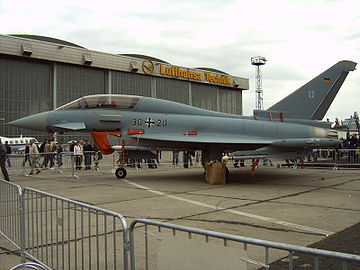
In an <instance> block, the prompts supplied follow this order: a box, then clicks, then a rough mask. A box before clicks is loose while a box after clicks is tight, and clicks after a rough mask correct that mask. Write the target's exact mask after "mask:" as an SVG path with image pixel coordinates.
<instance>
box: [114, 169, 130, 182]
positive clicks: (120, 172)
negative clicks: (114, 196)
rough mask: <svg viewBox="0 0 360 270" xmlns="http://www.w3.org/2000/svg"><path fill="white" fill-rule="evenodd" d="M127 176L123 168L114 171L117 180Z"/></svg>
mask: <svg viewBox="0 0 360 270" xmlns="http://www.w3.org/2000/svg"><path fill="white" fill-rule="evenodd" d="M126 175H127V171H126V170H125V169H124V168H122V167H121V168H117V169H116V171H115V176H116V177H117V178H119V179H122V178H125V177H126Z"/></svg>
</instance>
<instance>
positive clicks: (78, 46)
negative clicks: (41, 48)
mask: <svg viewBox="0 0 360 270" xmlns="http://www.w3.org/2000/svg"><path fill="white" fill-rule="evenodd" d="M9 36H14V37H21V38H28V39H35V40H40V41H45V42H51V43H56V44H62V45H66V46H70V47H76V48H82V49H86V48H85V47H82V46H80V45H77V44H75V43H72V42H69V41H65V40H61V39H57V38H52V37H45V36H38V35H26V34H14V35H13V34H11V35H9Z"/></svg>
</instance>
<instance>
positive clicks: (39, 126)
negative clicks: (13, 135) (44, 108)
mask: <svg viewBox="0 0 360 270" xmlns="http://www.w3.org/2000/svg"><path fill="white" fill-rule="evenodd" d="M48 114H49V112H42V113H38V114H34V115H30V116H26V117H24V118H20V119H17V120H14V121H11V122H9V123H8V124H9V125H11V126H15V127H20V128H27V129H33V130H41V131H46V130H47V126H48Z"/></svg>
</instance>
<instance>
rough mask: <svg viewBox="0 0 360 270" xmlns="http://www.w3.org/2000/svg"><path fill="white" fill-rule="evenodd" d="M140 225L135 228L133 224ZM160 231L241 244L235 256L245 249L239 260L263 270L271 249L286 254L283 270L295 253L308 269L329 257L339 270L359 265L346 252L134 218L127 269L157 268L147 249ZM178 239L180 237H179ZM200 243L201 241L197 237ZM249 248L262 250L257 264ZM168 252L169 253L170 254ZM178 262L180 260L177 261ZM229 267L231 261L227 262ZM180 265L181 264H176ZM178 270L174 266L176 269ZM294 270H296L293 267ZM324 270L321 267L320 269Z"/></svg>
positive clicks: (292, 263) (358, 259) (291, 264)
mask: <svg viewBox="0 0 360 270" xmlns="http://www.w3.org/2000/svg"><path fill="white" fill-rule="evenodd" d="M138 224H139V225H141V226H137V227H136V225H138ZM149 227H153V229H157V230H153V231H151V229H150V228H149ZM137 228H144V243H143V245H144V247H143V249H141V248H140V247H139V246H136V245H137V243H138V240H135V229H137ZM162 229H169V230H170V231H171V232H172V235H173V236H174V237H176V236H178V235H179V232H183V233H186V234H183V235H182V237H186V238H188V239H190V240H192V239H194V238H195V236H201V237H203V238H202V241H203V242H205V243H209V242H210V238H215V239H217V240H221V241H220V242H217V244H219V246H220V244H221V245H222V246H230V245H231V243H230V242H235V244H236V243H237V244H239V243H242V244H243V245H242V246H239V245H235V247H236V248H238V249H239V256H240V255H241V253H240V251H241V250H245V251H247V252H246V253H248V255H246V257H242V258H241V259H242V260H243V261H244V262H246V263H248V264H252V265H255V266H256V267H259V266H261V267H263V268H264V269H271V267H270V261H271V260H270V250H271V249H275V250H280V251H285V252H286V253H287V255H286V261H287V264H288V265H287V267H288V268H287V269H295V268H294V267H295V261H296V260H295V258H294V257H295V256H293V255H294V253H295V252H296V253H297V254H298V253H299V254H306V255H311V256H313V264H312V267H313V268H312V269H315V270H318V269H321V259H320V258H326V259H329V258H332V259H336V260H337V261H340V262H341V263H342V264H341V267H342V268H341V269H343V270H345V269H348V264H349V263H350V262H356V263H360V256H358V255H352V254H346V253H340V252H334V251H327V250H320V249H314V248H308V247H300V246H295V245H287V244H282V243H278V242H271V241H264V240H258V239H254V238H247V237H241V236H236V235H230V234H224V233H218V232H213V231H208V230H202V229H197V228H191V227H185V226H179V225H175V224H169V223H163V222H158V221H152V220H147V219H135V220H134V221H133V222H132V223H131V224H130V227H129V238H130V243H131V255H130V258H131V269H132V270H135V269H147V270H148V269H157V265H156V258H154V256H150V255H149V254H150V251H151V252H152V253H153V252H154V249H156V246H151V245H150V238H154V239H157V240H161V237H162V236H161V235H159V234H158V233H161V232H162ZM179 237H181V236H179ZM199 239H200V240H201V238H199ZM250 245H252V246H256V247H260V248H262V250H263V251H262V253H263V260H262V261H259V258H258V257H259V254H260V253H261V250H259V249H255V251H254V252H253V254H250V252H249V249H250ZM139 251H142V252H144V253H143V254H140V255H141V256H140V255H139V254H138V253H139ZM136 252H137V253H136ZM170 252H171V251H170ZM254 254H256V255H255V256H256V257H257V258H256V259H252V258H249V257H250V256H252V255H254ZM139 257H141V259H142V260H143V262H144V265H141V266H139V265H138V262H137V258H139ZM180 261H181V260H180ZM229 263H230V264H231V263H232V262H229ZM180 264H181V262H180ZM175 266H176V265H174V269H178V268H175ZM177 267H178V266H177ZM224 269H227V266H226V265H224ZM296 269H298V268H296ZM323 269H324V268H323Z"/></svg>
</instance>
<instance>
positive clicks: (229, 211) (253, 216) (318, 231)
mask: <svg viewBox="0 0 360 270" xmlns="http://www.w3.org/2000/svg"><path fill="white" fill-rule="evenodd" d="M122 181H124V182H126V183H128V184H129V185H132V186H135V187H138V188H141V189H144V190H147V191H149V192H151V193H154V194H157V195H161V196H164V197H168V198H171V199H174V200H178V201H183V202H186V203H191V204H194V205H198V206H203V207H206V208H210V209H214V210H221V211H223V212H227V213H231V214H235V215H240V216H245V217H249V218H254V219H258V220H262V221H267V222H270V223H274V224H278V225H282V226H286V227H290V228H294V229H299V230H302V231H306V232H312V233H318V234H322V235H325V236H329V235H331V234H334V233H333V232H329V231H325V230H320V229H317V228H312V227H308V226H302V225H299V224H295V223H291V222H286V221H282V220H277V219H274V218H269V217H264V216H259V215H254V214H250V213H246V212H243V211H237V210H233V209H226V208H223V207H218V206H214V205H211V204H207V203H202V202H197V201H194V200H189V199H185V198H181V197H179V196H175V195H169V194H165V193H163V192H161V191H158V190H153V189H150V188H148V187H145V186H143V185H139V184H136V183H133V182H130V181H129V180H125V179H123V180H122Z"/></svg>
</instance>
